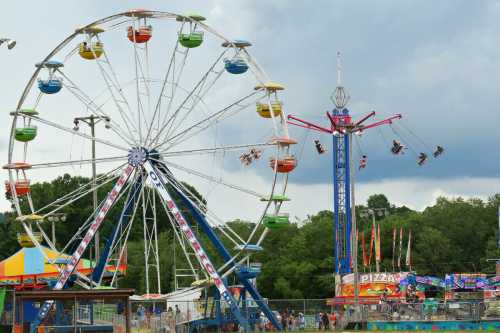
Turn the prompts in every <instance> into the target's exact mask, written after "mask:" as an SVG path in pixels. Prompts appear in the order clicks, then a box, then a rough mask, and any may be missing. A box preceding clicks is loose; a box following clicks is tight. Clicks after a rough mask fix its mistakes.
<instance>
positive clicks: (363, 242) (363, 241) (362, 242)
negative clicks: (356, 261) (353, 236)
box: [361, 232, 368, 267]
mask: <svg viewBox="0 0 500 333" xmlns="http://www.w3.org/2000/svg"><path fill="white" fill-rule="evenodd" d="M361 254H362V256H363V267H367V266H368V256H367V255H366V245H365V233H364V232H362V233H361Z"/></svg>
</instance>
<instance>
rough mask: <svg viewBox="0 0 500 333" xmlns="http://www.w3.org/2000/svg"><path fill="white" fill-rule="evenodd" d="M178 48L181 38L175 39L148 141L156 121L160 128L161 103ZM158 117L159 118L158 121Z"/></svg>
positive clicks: (148, 132)
mask: <svg viewBox="0 0 500 333" xmlns="http://www.w3.org/2000/svg"><path fill="white" fill-rule="evenodd" d="M178 48H179V40H178V39H176V40H175V46H174V49H173V51H172V55H171V56H170V61H169V64H168V68H167V72H166V73H165V77H164V79H163V82H162V85H161V90H160V94H159V95H158V99H157V100H156V105H155V109H154V112H153V116H152V119H151V123H150V124H149V127H148V131H147V134H146V139H145V142H146V143H147V142H148V140H149V138H150V136H151V134H152V131H153V128H154V126H155V123H157V126H156V131H157V132H158V131H159V130H160V116H159V112H160V109H161V104H162V101H163V98H165V95H164V94H165V89H166V88H167V84H168V79H169V77H170V73H171V70H172V68H173V67H174V66H175V56H176V54H177V53H178V52H179V51H178ZM174 71H175V69H174ZM173 81H174V80H172V82H173ZM171 98H173V97H171ZM157 118H158V121H157Z"/></svg>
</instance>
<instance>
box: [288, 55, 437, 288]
mask: <svg viewBox="0 0 500 333" xmlns="http://www.w3.org/2000/svg"><path fill="white" fill-rule="evenodd" d="M349 99H350V96H349V93H348V92H347V91H346V89H345V88H344V87H343V86H342V83H341V65H340V53H337V87H336V88H335V91H334V92H333V94H332V96H331V100H332V101H333V103H334V105H335V108H334V109H333V110H332V111H327V112H326V116H327V119H328V120H329V125H328V126H326V127H325V126H322V125H317V124H314V123H311V122H309V121H306V120H303V119H301V118H298V117H296V116H293V115H289V116H288V124H290V125H294V126H298V127H302V128H306V129H308V130H313V131H316V132H320V133H326V134H329V135H331V136H332V139H333V151H334V153H333V167H334V172H333V178H334V179H333V188H334V202H333V212H334V215H333V216H334V218H333V226H334V228H333V230H334V233H333V244H334V246H333V248H334V254H333V257H334V272H335V274H336V275H337V277H340V276H341V275H346V274H349V273H351V271H352V269H353V267H356V266H357V263H356V262H355V261H357V247H356V246H352V244H351V242H352V241H353V237H354V236H353V230H356V226H355V225H353V223H352V215H353V212H352V207H354V205H355V203H354V197H353V194H352V193H353V191H354V184H353V180H354V179H353V170H354V165H353V154H352V150H353V149H352V144H353V142H352V141H353V137H355V136H354V135H361V134H364V133H365V132H366V131H367V130H368V129H371V128H377V127H379V126H382V125H389V127H390V128H391V129H392V131H393V133H394V134H395V135H396V136H397V139H394V140H393V142H392V147H391V148H390V152H391V153H392V154H394V155H403V154H404V151H405V150H406V149H407V148H410V149H411V150H412V152H415V151H414V150H413V148H411V146H409V144H408V143H407V141H403V139H402V136H401V135H400V134H399V133H398V131H397V130H396V129H395V128H394V127H395V126H396V124H397V122H396V120H400V119H401V118H402V115H401V114H396V115H394V116H391V117H389V118H386V119H382V120H379V121H375V122H373V123H371V124H365V122H366V121H367V120H368V119H370V118H372V117H374V116H375V111H372V112H370V113H368V114H367V115H365V116H363V117H361V118H360V119H358V120H353V118H352V116H351V115H350V113H349V110H348V109H347V108H346V106H347V104H348V102H349ZM407 131H408V132H409V133H410V134H412V135H413V136H414V137H416V135H415V134H414V133H413V132H411V131H410V130H409V129H407ZM416 138H417V139H418V140H420V142H422V140H421V139H420V138H418V137H416ZM401 141H403V142H405V144H402V143H401ZM358 144H359V143H358ZM314 146H315V148H316V150H317V152H318V154H324V153H325V152H326V149H325V148H324V147H323V145H322V144H321V142H320V141H319V140H314ZM443 152H444V148H443V147H441V146H437V148H436V150H435V152H434V153H433V156H434V157H435V158H437V157H438V156H440V155H441V154H442V153H443ZM415 154H416V152H415ZM427 158H428V155H427V154H426V153H424V152H421V153H420V154H418V159H417V164H418V165H419V166H422V165H423V164H424V163H425V162H426V161H427ZM366 167H367V155H365V154H363V153H361V158H360V160H359V165H358V170H360V171H361V170H363V169H365V168H366ZM355 269H356V268H355ZM337 281H338V279H337Z"/></svg>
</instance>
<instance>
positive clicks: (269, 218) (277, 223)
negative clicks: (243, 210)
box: [262, 215, 290, 229]
mask: <svg viewBox="0 0 500 333" xmlns="http://www.w3.org/2000/svg"><path fill="white" fill-rule="evenodd" d="M262 223H263V224H264V226H266V228H269V229H281V228H283V227H286V226H287V225H289V224H290V217H289V216H288V215H266V216H264V219H263V221H262Z"/></svg>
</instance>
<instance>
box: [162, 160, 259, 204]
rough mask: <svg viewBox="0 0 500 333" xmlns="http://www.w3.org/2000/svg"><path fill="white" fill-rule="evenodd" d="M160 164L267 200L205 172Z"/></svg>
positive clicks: (166, 162)
mask: <svg viewBox="0 0 500 333" xmlns="http://www.w3.org/2000/svg"><path fill="white" fill-rule="evenodd" d="M158 162H162V163H165V164H166V165H168V166H169V167H172V168H174V169H177V170H179V171H183V172H185V173H187V174H190V175H194V176H198V177H200V178H203V179H205V180H208V181H211V182H214V183H216V184H219V185H223V186H226V187H228V188H231V189H233V190H237V191H240V192H243V193H246V194H249V195H252V196H254V197H256V198H259V199H262V198H266V196H265V195H263V194H260V193H258V192H255V191H252V190H249V189H246V188H244V187H241V186H238V185H234V184H231V183H228V182H225V181H223V180H222V179H220V178H215V177H212V176H209V175H207V174H205V173H203V172H200V171H197V170H194V169H191V168H187V167H185V166H182V165H179V164H176V163H173V162H170V161H158Z"/></svg>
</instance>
